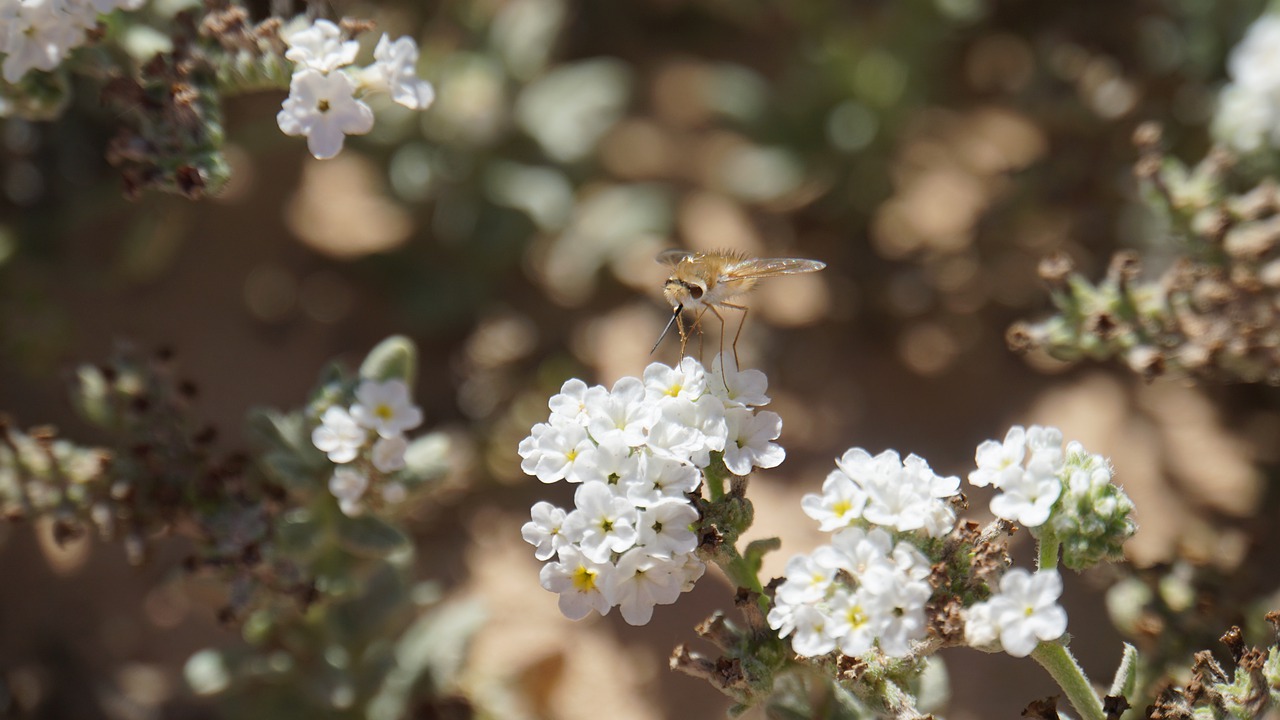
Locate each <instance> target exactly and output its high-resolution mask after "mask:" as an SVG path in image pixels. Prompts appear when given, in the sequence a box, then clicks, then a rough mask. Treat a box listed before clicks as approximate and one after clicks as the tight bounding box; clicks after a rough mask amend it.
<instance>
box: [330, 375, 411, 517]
mask: <svg viewBox="0 0 1280 720" xmlns="http://www.w3.org/2000/svg"><path fill="white" fill-rule="evenodd" d="M420 424H422V410H421V409H419V408H418V407H417V406H416V405H414V404H413V401H412V400H411V399H410V398H409V386H408V385H406V384H405V382H404V381H403V380H399V379H391V380H386V381H378V380H362V381H361V382H360V385H359V386H358V387H357V388H356V401H355V403H354V404H352V405H351V407H350V408H346V407H342V406H340V405H332V406H330V407H329V408H328V409H326V410H325V411H324V414H323V415H322V416H321V417H320V424H319V425H318V426H316V428H315V430H313V431H312V433H311V443H312V444H313V445H315V446H316V448H317V449H318V450H320V451H321V452H323V453H325V455H327V456H328V457H329V460H330V461H332V462H334V463H336V464H338V465H339V467H338V468H336V469H335V470H334V472H333V476H332V477H331V478H330V480H329V492H331V493H333V496H334V497H336V498H337V499H338V506H339V507H340V508H341V509H342V512H344V513H346V514H347V515H358V514H360V513H361V512H362V511H363V507H362V505H361V499H362V498H363V497H364V495H365V492H366V491H367V490H368V489H369V475H370V473H369V469H370V467H371V468H372V469H373V470H375V471H377V472H378V473H383V474H388V473H393V472H395V471H397V470H400V469H401V468H403V467H404V466H405V450H407V449H408V446H409V443H408V440H406V439H405V437H404V433H405V431H407V430H412V429H413V428H415V427H417V426H418V425H420ZM371 433H372V436H373V437H374V438H376V440H374V442H373V443H372V445H370V443H369V439H370V434H371ZM404 495H405V488H404V486H403V485H401V484H400V483H398V482H395V481H391V482H387V483H385V484H384V485H383V486H382V499H383V500H385V501H386V502H390V503H395V502H399V501H400V500H401V499H403V498H404Z"/></svg>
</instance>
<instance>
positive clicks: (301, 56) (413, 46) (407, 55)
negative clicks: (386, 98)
mask: <svg viewBox="0 0 1280 720" xmlns="http://www.w3.org/2000/svg"><path fill="white" fill-rule="evenodd" d="M285 42H286V43H287V44H288V46H289V49H288V51H287V52H285V58H286V59H288V60H290V61H291V62H293V64H294V73H293V78H292V80H291V81H290V83H289V97H287V98H285V101H284V105H283V107H282V108H281V110H280V112H279V113H278V114H277V115H276V122H277V123H278V124H279V125H280V129H281V130H282V131H284V133H285V134H286V135H295V136H296V135H305V136H306V137H307V148H308V149H309V150H310V151H311V154H312V155H314V156H316V157H317V158H322V159H323V158H331V157H334V156H335V155H337V154H338V153H339V152H341V151H342V145H343V142H344V141H345V139H346V136H347V135H363V134H365V133H367V132H369V131H370V130H372V129H373V110H371V109H370V108H369V106H368V105H366V104H365V103H364V101H363V100H362V99H361V98H362V97H364V95H365V94H366V93H367V92H369V91H373V90H383V91H386V92H389V93H390V94H391V99H392V100H394V101H395V102H397V103H399V104H401V105H403V106H405V107H407V108H410V109H412V110H425V109H427V107H428V106H430V105H431V102H432V101H433V100H434V99H435V91H434V89H433V88H432V87H431V84H430V83H428V82H426V81H425V80H420V79H418V77H417V64H418V45H417V43H415V42H414V41H413V39H412V38H408V37H402V38H400V39H398V40H396V41H394V42H393V41H392V40H391V39H390V37H388V36H387V35H385V34H384V35H383V36H382V39H381V40H379V41H378V45H377V47H376V48H375V49H374V51H373V57H374V62H373V64H372V65H369V66H368V67H363V68H359V67H355V68H353V67H350V66H351V64H352V63H354V62H355V59H356V53H357V52H358V51H359V43H358V42H356V41H355V40H344V39H343V32H342V30H341V29H340V28H339V27H338V26H337V25H335V24H334V23H332V22H329V21H328V20H316V21H315V23H314V24H312V25H311V26H310V27H307V28H305V29H302V30H298V31H295V32H292V33H288V34H286V35H285Z"/></svg>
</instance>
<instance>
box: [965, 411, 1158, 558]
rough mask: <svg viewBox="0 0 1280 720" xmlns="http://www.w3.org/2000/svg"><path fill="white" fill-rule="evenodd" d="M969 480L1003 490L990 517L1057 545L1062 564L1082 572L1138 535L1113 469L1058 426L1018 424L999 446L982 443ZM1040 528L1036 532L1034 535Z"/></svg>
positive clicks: (1130, 505) (1130, 503)
mask: <svg viewBox="0 0 1280 720" xmlns="http://www.w3.org/2000/svg"><path fill="white" fill-rule="evenodd" d="M975 459H976V460H977V464H978V469H977V470H975V471H973V472H971V473H969V482H970V483H972V484H973V485H976V486H979V487H984V486H986V485H992V486H994V487H995V488H996V489H998V490H999V491H1000V492H999V494H997V495H996V496H995V497H994V498H992V500H991V512H993V513H994V514H995V515H996V516H998V517H1001V518H1004V519H1006V520H1009V521H1012V522H1016V523H1019V524H1021V525H1023V526H1025V527H1028V528H1032V529H1033V530H1035V531H1037V532H1039V533H1041V534H1043V533H1044V532H1051V533H1052V534H1053V536H1054V537H1055V538H1056V539H1057V540H1058V541H1060V542H1061V543H1062V552H1063V562H1065V563H1066V565H1067V566H1068V567H1071V568H1076V569H1081V568H1084V567H1089V566H1091V565H1095V564H1097V563H1098V562H1100V561H1102V560H1107V559H1112V558H1115V557H1117V556H1119V555H1120V553H1121V547H1120V546H1121V545H1122V544H1123V543H1124V541H1125V540H1127V539H1128V538H1129V537H1130V536H1132V535H1133V533H1134V532H1135V531H1136V530H1137V525H1136V524H1135V523H1134V521H1133V519H1132V517H1131V515H1132V513H1133V501H1132V500H1130V499H1129V498H1128V496H1126V495H1125V494H1124V491H1123V490H1121V489H1120V488H1119V487H1118V486H1116V485H1115V484H1114V483H1113V482H1112V479H1113V477H1114V473H1113V471H1112V469H1111V465H1110V463H1108V462H1107V460H1106V458H1104V457H1102V456H1101V455H1097V454H1094V453H1090V452H1088V451H1087V450H1085V449H1084V446H1082V445H1081V444H1080V443H1078V442H1075V441H1072V442H1069V443H1067V444H1066V447H1065V448H1064V447H1063V444H1062V432H1061V431H1059V430H1057V429H1056V428H1043V427H1036V426H1033V427H1030V428H1026V429H1024V428H1022V427H1021V426H1017V425H1015V426H1014V427H1012V428H1010V429H1009V432H1008V434H1006V435H1005V438H1004V441H1003V442H1000V441H996V440H987V441H986V442H983V443H982V444H981V445H979V446H978V450H977V453H976V454H975ZM1037 529H1038V530H1037Z"/></svg>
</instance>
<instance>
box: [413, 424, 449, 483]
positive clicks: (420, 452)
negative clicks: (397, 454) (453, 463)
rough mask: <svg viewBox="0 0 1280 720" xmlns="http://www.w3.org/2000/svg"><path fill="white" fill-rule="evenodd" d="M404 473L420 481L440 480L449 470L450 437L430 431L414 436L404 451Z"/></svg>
mask: <svg viewBox="0 0 1280 720" xmlns="http://www.w3.org/2000/svg"><path fill="white" fill-rule="evenodd" d="M404 465H405V469H404V473H405V474H406V475H407V476H408V477H411V478H413V479H415V480H417V481H419V482H427V481H430V480H438V479H440V478H442V477H444V475H445V473H447V472H449V437H448V436H447V435H445V434H444V433H439V432H434V433H428V434H426V435H423V436H421V437H417V438H414V439H413V440H412V441H410V442H409V447H408V448H407V449H405V452H404Z"/></svg>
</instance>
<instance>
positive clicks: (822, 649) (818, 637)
mask: <svg viewBox="0 0 1280 720" xmlns="http://www.w3.org/2000/svg"><path fill="white" fill-rule="evenodd" d="M791 624H792V626H793V627H794V628H795V636H794V637H793V638H791V648H792V649H793V650H795V651H796V653H797V654H798V655H803V656H805V657H817V656H818V655H826V654H827V653H829V652H831V651H832V650H834V649H835V648H836V641H835V637H834V636H833V634H832V632H831V629H830V627H829V626H832V625H835V623H832V622H831V618H829V617H827V615H826V613H824V612H822V611H821V610H819V609H818V608H816V607H814V606H813V605H798V606H796V608H795V609H794V610H793V611H792V614H791ZM837 627H838V626H837Z"/></svg>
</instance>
